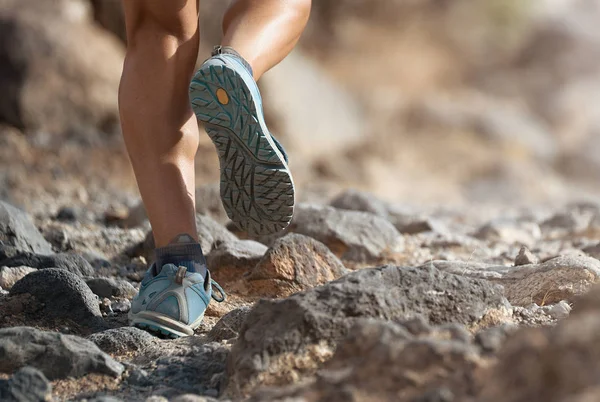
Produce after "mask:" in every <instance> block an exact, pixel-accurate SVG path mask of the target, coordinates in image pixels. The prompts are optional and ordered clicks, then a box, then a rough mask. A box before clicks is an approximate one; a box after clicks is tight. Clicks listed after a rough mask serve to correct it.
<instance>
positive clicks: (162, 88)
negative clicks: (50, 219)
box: [119, 0, 199, 247]
mask: <svg viewBox="0 0 600 402" xmlns="http://www.w3.org/2000/svg"><path fill="white" fill-rule="evenodd" d="M123 6H124V9H125V19H126V26H127V43H128V46H127V56H126V58H125V64H124V68H123V76H122V79H121V86H120V89H119V108H120V114H121V124H122V128H123V135H124V138H125V144H126V146H127V150H128V153H129V157H130V159H131V163H132V165H133V169H134V172H135V176H136V179H137V183H138V187H139V189H140V193H141V195H142V199H143V201H144V205H145V207H146V210H147V212H148V217H149V219H150V223H151V225H152V229H153V233H154V238H155V243H156V247H162V246H165V245H166V244H168V243H169V242H170V241H171V240H172V239H173V238H174V237H175V236H176V235H178V234H181V233H187V234H189V235H191V236H192V237H194V239H197V234H196V223H195V205H194V203H195V200H194V189H195V178H194V157H195V155H196V151H197V149H198V140H199V133H198V125H197V121H196V118H195V116H194V114H193V113H192V110H191V108H190V105H189V98H188V85H189V83H190V79H191V76H192V73H193V69H194V63H195V61H196V57H197V53H198V41H199V33H198V3H197V0H126V1H123Z"/></svg>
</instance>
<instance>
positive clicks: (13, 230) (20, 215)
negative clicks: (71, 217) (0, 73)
mask: <svg viewBox="0 0 600 402" xmlns="http://www.w3.org/2000/svg"><path fill="white" fill-rule="evenodd" d="M0 36H1V35H0ZM0 60H1V58H0ZM0 65H1V62H0ZM0 238H2V245H3V246H12V247H15V248H16V249H18V250H21V251H28V252H33V253H42V254H49V253H51V252H52V247H51V246H50V244H49V243H48V242H47V241H46V240H45V239H44V238H43V237H42V235H41V234H40V232H39V230H37V228H36V227H35V226H34V225H33V223H32V222H31V220H30V218H29V216H27V214H26V213H25V212H23V211H21V210H20V209H17V208H15V207H13V206H12V205H10V204H8V203H6V202H3V201H0Z"/></svg>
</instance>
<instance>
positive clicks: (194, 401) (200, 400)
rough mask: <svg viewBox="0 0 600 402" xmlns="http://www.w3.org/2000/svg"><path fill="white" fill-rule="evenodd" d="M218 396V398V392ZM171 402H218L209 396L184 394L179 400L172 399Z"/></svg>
mask: <svg viewBox="0 0 600 402" xmlns="http://www.w3.org/2000/svg"><path fill="white" fill-rule="evenodd" d="M207 391H208V390H207ZM205 393H206V392H205ZM216 396H218V392H217V395H216ZM171 402H217V400H216V399H214V398H211V397H210V396H208V395H206V396H200V395H194V394H183V395H179V396H178V397H177V398H174V399H171Z"/></svg>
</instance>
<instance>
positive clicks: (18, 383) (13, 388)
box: [0, 367, 52, 402]
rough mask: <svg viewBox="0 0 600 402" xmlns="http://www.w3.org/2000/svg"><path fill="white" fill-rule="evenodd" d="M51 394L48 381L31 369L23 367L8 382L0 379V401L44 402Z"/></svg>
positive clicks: (50, 386) (38, 372)
mask: <svg viewBox="0 0 600 402" xmlns="http://www.w3.org/2000/svg"><path fill="white" fill-rule="evenodd" d="M51 393H52V385H50V383H49V382H48V379H47V378H46V377H45V376H44V374H42V373H41V372H40V371H38V370H36V369H35V368H33V367H23V368H22V369H20V370H18V371H17V372H16V373H15V374H14V375H13V376H12V377H11V378H10V379H8V380H1V379H0V400H1V401H4V402H45V401H47V400H49V399H50V398H51Z"/></svg>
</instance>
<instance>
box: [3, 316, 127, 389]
mask: <svg viewBox="0 0 600 402" xmlns="http://www.w3.org/2000/svg"><path fill="white" fill-rule="evenodd" d="M24 366H32V367H35V368H36V369H38V370H40V371H41V372H42V373H44V375H45V376H46V377H47V378H48V379H50V380H55V379H59V378H66V377H81V376H84V375H86V374H89V373H99V374H108V375H112V376H115V377H117V376H119V375H121V373H122V372H123V370H124V367H123V366H122V365H121V364H120V363H117V362H116V361H114V360H113V359H112V358H111V357H110V356H108V355H107V354H106V353H104V352H102V351H101V350H100V349H98V347H97V346H96V345H95V344H94V343H93V342H91V341H88V340H86V339H83V338H80V337H78V336H74V335H63V334H60V333H57V332H46V331H40V330H37V329H35V328H31V327H12V328H4V329H0V372H2V373H12V372H14V371H15V370H18V369H19V368H21V367H24Z"/></svg>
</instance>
